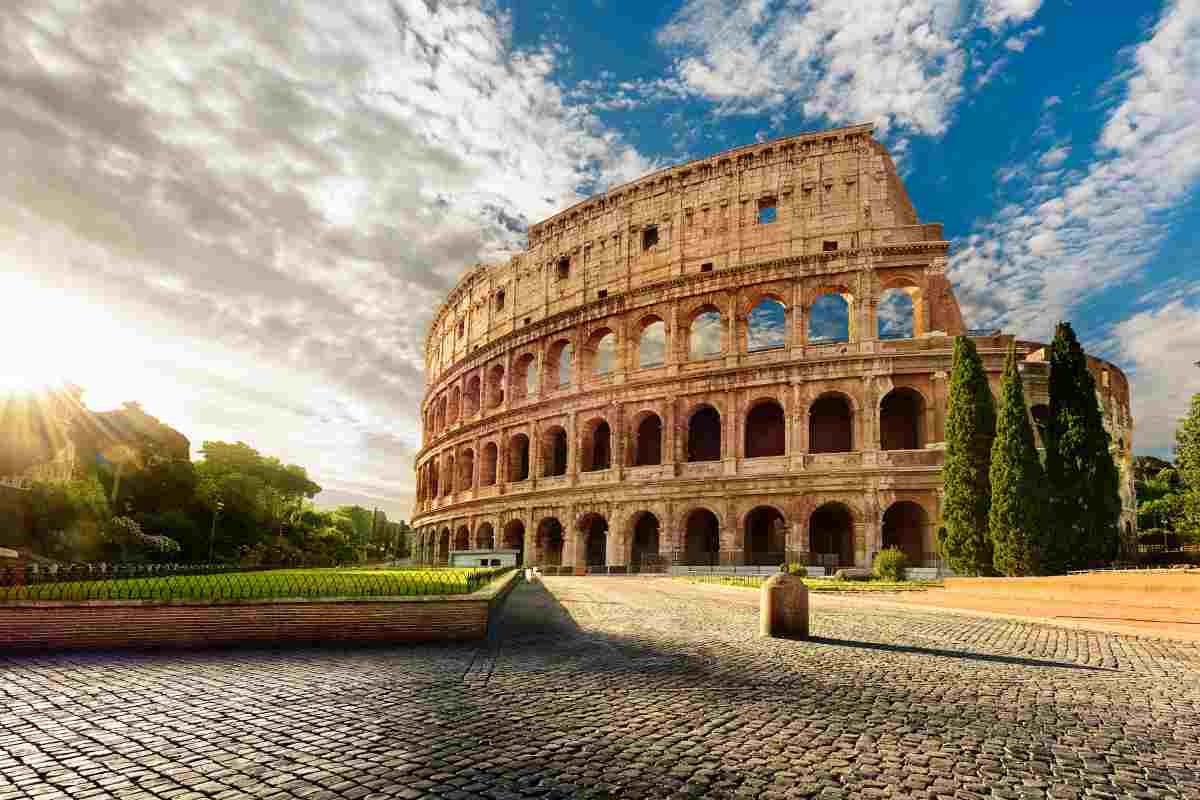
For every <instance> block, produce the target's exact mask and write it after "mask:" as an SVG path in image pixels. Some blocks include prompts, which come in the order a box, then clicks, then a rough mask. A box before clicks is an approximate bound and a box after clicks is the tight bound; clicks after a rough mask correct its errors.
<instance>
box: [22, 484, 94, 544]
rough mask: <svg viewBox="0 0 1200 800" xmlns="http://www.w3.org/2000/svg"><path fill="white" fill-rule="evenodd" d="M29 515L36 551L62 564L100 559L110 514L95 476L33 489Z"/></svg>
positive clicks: (37, 486) (40, 485)
mask: <svg viewBox="0 0 1200 800" xmlns="http://www.w3.org/2000/svg"><path fill="white" fill-rule="evenodd" d="M30 512H31V513H30V516H31V518H32V523H33V538H34V543H35V545H37V547H36V549H37V550H39V551H41V552H42V554H44V555H47V556H50V557H51V558H56V559H59V560H62V561H85V560H90V559H94V558H98V557H100V555H101V554H102V552H103V548H104V537H103V533H104V530H105V528H106V526H107V525H108V522H109V519H110V518H111V516H112V515H111V513H110V511H109V508H108V499H107V498H106V497H105V494H104V487H103V486H101V484H100V481H99V480H97V479H96V476H95V475H94V474H93V475H88V476H87V477H86V478H82V479H79V480H72V481H45V482H40V483H36V484H34V486H33V491H32V492H31V498H30Z"/></svg>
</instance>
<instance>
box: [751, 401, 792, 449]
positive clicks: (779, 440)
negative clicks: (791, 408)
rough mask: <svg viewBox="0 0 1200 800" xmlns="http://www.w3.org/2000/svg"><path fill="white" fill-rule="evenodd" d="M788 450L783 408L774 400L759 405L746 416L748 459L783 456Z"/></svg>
mask: <svg viewBox="0 0 1200 800" xmlns="http://www.w3.org/2000/svg"><path fill="white" fill-rule="evenodd" d="M786 449H787V425H786V423H785V422H784V416H783V406H781V405H779V403H777V402H775V401H774V400H764V401H762V402H760V403H757V404H756V405H755V406H754V407H753V408H751V409H750V413H748V414H747V415H746V458H759V457H762V456H781V455H783V454H784V452H785V451H786Z"/></svg>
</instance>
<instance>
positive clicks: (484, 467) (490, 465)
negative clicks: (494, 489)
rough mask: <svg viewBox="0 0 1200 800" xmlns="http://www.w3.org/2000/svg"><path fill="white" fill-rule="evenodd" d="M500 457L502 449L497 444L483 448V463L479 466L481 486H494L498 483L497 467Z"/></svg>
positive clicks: (489, 443)
mask: <svg viewBox="0 0 1200 800" xmlns="http://www.w3.org/2000/svg"><path fill="white" fill-rule="evenodd" d="M499 457H500V448H498V447H496V443H495V442H488V443H487V444H485V445H484V446H483V463H482V464H480V465H479V485H480V486H494V485H495V483H496V466H497V462H498V461H499Z"/></svg>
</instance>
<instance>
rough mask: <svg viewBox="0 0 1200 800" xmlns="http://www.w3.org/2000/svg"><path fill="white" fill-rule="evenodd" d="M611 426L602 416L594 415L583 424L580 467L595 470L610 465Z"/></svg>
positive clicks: (585, 470) (586, 470)
mask: <svg viewBox="0 0 1200 800" xmlns="http://www.w3.org/2000/svg"><path fill="white" fill-rule="evenodd" d="M612 449H613V448H612V428H611V427H610V426H609V424H608V419H607V418H605V417H604V416H596V417H592V418H591V419H589V420H588V421H587V422H585V423H584V424H583V451H582V452H581V453H580V456H582V460H581V461H582V463H581V464H580V469H581V470H582V471H583V472H596V471H599V470H605V469H608V468H609V467H611V466H612Z"/></svg>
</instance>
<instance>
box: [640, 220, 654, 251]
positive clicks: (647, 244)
mask: <svg viewBox="0 0 1200 800" xmlns="http://www.w3.org/2000/svg"><path fill="white" fill-rule="evenodd" d="M656 244H658V226H657V225H651V226H649V227H648V228H646V229H645V230H643V231H642V249H643V250H649V249H650V248H651V247H654V245H656Z"/></svg>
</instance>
